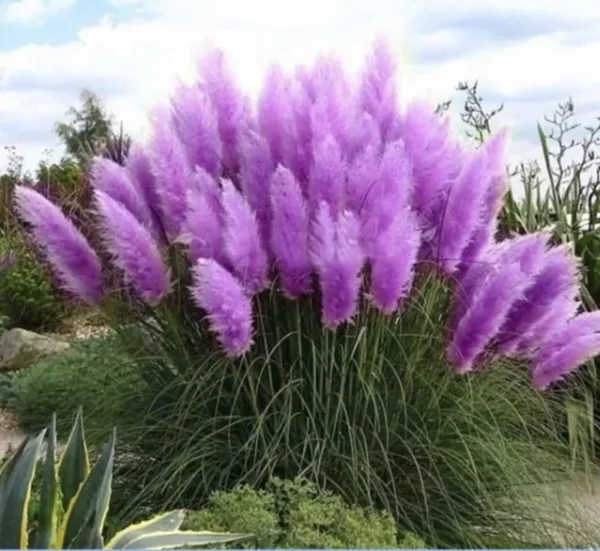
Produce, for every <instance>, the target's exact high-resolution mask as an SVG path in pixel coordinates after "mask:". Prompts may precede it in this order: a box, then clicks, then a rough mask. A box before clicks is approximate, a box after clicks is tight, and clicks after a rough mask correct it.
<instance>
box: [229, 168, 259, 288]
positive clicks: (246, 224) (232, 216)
mask: <svg viewBox="0 0 600 551" xmlns="http://www.w3.org/2000/svg"><path fill="white" fill-rule="evenodd" d="M222 204H223V213H224V216H225V253H226V255H227V259H228V260H229V262H230V263H231V266H232V268H233V271H234V273H235V275H236V276H237V277H238V279H239V280H240V281H241V282H242V284H243V285H244V287H245V288H246V289H247V290H248V291H249V292H250V293H258V292H260V291H262V290H263V289H265V288H266V286H267V284H268V270H269V265H268V260H267V254H266V252H265V249H264V246H263V243H262V242H261V238H260V233H259V230H258V226H257V224H256V219H255V217H254V213H253V212H252V209H251V208H250V206H249V205H248V203H247V202H246V200H245V199H244V197H242V195H241V194H240V193H239V191H237V189H235V187H234V185H233V184H232V183H231V182H230V181H228V180H223V195H222Z"/></svg>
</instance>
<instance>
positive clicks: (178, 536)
mask: <svg viewBox="0 0 600 551" xmlns="http://www.w3.org/2000/svg"><path fill="white" fill-rule="evenodd" d="M248 537H250V536H247V535H243V534H219V533H217V532H179V531H178V532H154V533H153V534H146V535H145V536H140V537H139V538H137V539H135V540H133V541H131V542H129V544H128V545H126V546H124V547H123V549H175V548H181V547H186V546H188V547H189V546H193V547H206V546H208V545H210V546H212V547H214V546H216V545H223V544H224V543H230V542H232V541H239V540H241V539H244V538H248Z"/></svg>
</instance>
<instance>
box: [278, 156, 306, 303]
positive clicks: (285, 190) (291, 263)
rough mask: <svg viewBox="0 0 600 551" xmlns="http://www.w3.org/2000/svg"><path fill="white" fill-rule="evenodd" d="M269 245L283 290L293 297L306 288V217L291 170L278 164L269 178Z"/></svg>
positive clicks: (304, 205)
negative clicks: (271, 223) (271, 220)
mask: <svg viewBox="0 0 600 551" xmlns="http://www.w3.org/2000/svg"><path fill="white" fill-rule="evenodd" d="M271 206H272V211H273V225H272V232H271V249H272V251H273V255H274V256H275V260H276V266H277V269H278V271H279V273H280V274H281V282H282V287H283V291H284V293H285V294H286V295H287V296H289V297H291V298H296V297H298V296H300V295H302V294H304V293H307V292H309V291H310V288H311V283H312V281H311V280H312V266H311V263H310V256H309V252H308V239H309V231H310V227H309V217H308V209H307V206H306V203H305V200H304V197H303V195H302V190H301V189H300V186H298V183H297V182H296V179H295V178H294V175H293V174H292V172H291V171H290V170H289V169H287V168H284V167H282V166H279V167H278V168H277V170H276V171H275V174H274V175H273V179H272V181H271Z"/></svg>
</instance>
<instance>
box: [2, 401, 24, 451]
mask: <svg viewBox="0 0 600 551" xmlns="http://www.w3.org/2000/svg"><path fill="white" fill-rule="evenodd" d="M26 437H27V435H26V434H25V433H24V432H23V431H21V429H19V425H18V423H17V420H16V419H15V416H14V415H13V414H12V413H11V412H10V411H8V410H7V409H5V408H1V407H0V459H2V458H3V457H4V456H5V455H6V454H8V453H10V452H11V451H13V450H15V449H16V448H17V447H18V446H19V444H21V442H22V441H23V440H24V439H25V438H26Z"/></svg>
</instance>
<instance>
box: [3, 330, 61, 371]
mask: <svg viewBox="0 0 600 551" xmlns="http://www.w3.org/2000/svg"><path fill="white" fill-rule="evenodd" d="M69 346H70V345H69V343H66V342H64V341H59V340H56V339H51V338H49V337H44V336H43V335H38V334H37V333H33V332H31V331H26V330H25V329H10V330H9V331H5V332H4V333H2V335H0V372H2V371H19V370H20V369H23V368H26V367H28V366H30V365H31V364H33V363H35V362H37V361H39V360H42V359H44V358H48V357H50V356H55V355H57V354H60V353H62V352H64V351H65V350H67V349H68V348H69Z"/></svg>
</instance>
